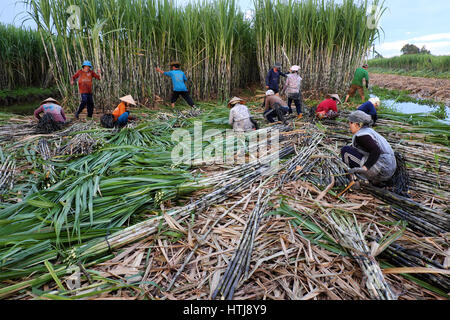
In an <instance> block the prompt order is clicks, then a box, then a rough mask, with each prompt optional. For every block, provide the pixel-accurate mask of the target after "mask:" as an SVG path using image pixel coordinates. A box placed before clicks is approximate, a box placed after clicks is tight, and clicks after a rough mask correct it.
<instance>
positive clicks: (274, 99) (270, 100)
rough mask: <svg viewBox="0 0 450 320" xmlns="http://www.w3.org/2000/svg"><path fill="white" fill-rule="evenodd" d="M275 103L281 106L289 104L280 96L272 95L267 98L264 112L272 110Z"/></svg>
mask: <svg viewBox="0 0 450 320" xmlns="http://www.w3.org/2000/svg"><path fill="white" fill-rule="evenodd" d="M275 103H278V104H280V106H287V103H286V102H284V101H283V99H281V98H280V97H279V96H276V95H272V96H266V100H265V102H264V108H265V109H264V112H266V111H267V110H269V109H270V108H273V106H274V105H275Z"/></svg>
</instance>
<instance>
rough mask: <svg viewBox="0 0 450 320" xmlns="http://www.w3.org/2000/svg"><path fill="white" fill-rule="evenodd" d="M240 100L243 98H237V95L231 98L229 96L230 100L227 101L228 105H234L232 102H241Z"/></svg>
mask: <svg viewBox="0 0 450 320" xmlns="http://www.w3.org/2000/svg"><path fill="white" fill-rule="evenodd" d="M241 101H244V100H243V99H241V98H239V97H233V98H231V100H230V101H228V106H230V105H234V104H236V103H238V102H241Z"/></svg>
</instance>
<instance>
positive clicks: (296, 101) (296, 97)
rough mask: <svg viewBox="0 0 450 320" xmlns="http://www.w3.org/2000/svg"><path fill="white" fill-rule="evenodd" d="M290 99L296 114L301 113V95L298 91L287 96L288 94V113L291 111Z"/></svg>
mask: <svg viewBox="0 0 450 320" xmlns="http://www.w3.org/2000/svg"><path fill="white" fill-rule="evenodd" d="M292 101H294V104H295V109H296V110H297V115H299V114H300V113H302V95H301V94H300V93H299V94H298V95H294V96H289V95H288V101H287V103H288V107H289V113H292V108H291V104H292Z"/></svg>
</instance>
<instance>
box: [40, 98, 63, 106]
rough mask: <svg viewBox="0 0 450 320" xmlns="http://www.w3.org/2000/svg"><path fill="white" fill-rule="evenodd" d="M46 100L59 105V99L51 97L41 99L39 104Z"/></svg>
mask: <svg viewBox="0 0 450 320" xmlns="http://www.w3.org/2000/svg"><path fill="white" fill-rule="evenodd" d="M46 102H54V103H55V104H58V105H59V101H58V100H56V99H53V98H52V97H48V98H47V99H45V100H43V101H42V102H41V104H44V103H46Z"/></svg>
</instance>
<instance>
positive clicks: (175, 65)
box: [156, 61, 196, 108]
mask: <svg viewBox="0 0 450 320" xmlns="http://www.w3.org/2000/svg"><path fill="white" fill-rule="evenodd" d="M180 65H181V64H180V62H178V61H173V62H171V63H170V68H171V70H170V71H163V70H161V69H160V68H158V67H156V71H158V72H159V73H161V74H163V75H165V76H168V77H170V78H171V79H172V85H173V88H172V97H171V98H170V103H171V105H172V108H173V107H175V102H176V101H177V100H178V97H179V96H182V97H183V99H184V100H185V101H186V102H187V104H188V105H190V106H191V107H193V108H196V106H195V104H194V101H193V100H192V98H191V96H190V95H189V91H188V89H187V87H186V84H185V81H187V80H188V79H187V78H186V75H185V74H184V72H183V71H181V70H180Z"/></svg>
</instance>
